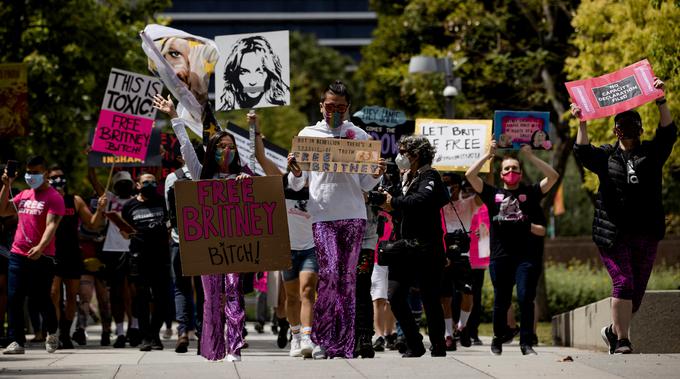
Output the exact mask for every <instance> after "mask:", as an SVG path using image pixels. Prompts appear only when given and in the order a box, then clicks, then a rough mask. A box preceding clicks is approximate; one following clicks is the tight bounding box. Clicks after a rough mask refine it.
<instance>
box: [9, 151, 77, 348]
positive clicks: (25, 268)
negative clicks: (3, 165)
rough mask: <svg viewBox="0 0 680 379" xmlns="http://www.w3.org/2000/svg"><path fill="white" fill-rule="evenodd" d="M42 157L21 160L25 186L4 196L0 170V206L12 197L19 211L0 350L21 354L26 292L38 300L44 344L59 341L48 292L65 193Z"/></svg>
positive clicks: (54, 344) (24, 341) (54, 314)
mask: <svg viewBox="0 0 680 379" xmlns="http://www.w3.org/2000/svg"><path fill="white" fill-rule="evenodd" d="M46 176H47V162H46V161H45V158H43V157H41V156H34V157H31V158H29V159H28V161H27V163H26V174H25V176H24V178H25V180H26V184H28V186H29V187H30V188H29V189H26V190H23V191H21V192H20V193H19V194H18V195H16V196H15V197H14V198H12V199H10V198H9V193H10V187H11V185H12V180H13V179H14V178H11V177H10V176H9V175H7V169H5V173H4V174H3V175H2V183H3V186H2V190H0V209H3V208H5V207H6V206H7V203H8V202H9V201H11V202H12V203H13V206H14V208H15V210H16V213H17V215H18V217H19V224H18V228H17V231H16V234H15V235H14V242H13V244H12V248H11V254H10V258H9V269H8V272H9V273H8V307H9V335H8V337H9V340H11V343H10V344H9V346H7V348H6V349H5V351H3V354H24V352H25V350H24V344H25V343H26V334H25V330H24V300H25V299H26V297H27V296H28V297H29V298H31V299H32V300H34V301H35V304H37V305H38V307H39V311H40V314H41V315H42V317H43V321H44V323H45V327H46V329H47V333H48V336H47V339H46V341H45V349H46V350H47V352H48V353H54V352H55V351H56V350H57V347H58V343H59V342H58V336H57V316H56V312H55V309H54V305H53V304H52V299H51V298H50V289H51V287H52V279H53V277H54V253H55V241H54V235H55V233H56V231H57V228H58V226H59V221H61V218H62V217H63V216H64V212H65V209H64V199H63V198H62V197H61V195H59V192H57V191H56V190H55V189H54V188H52V187H50V185H49V182H48V181H47V178H46Z"/></svg>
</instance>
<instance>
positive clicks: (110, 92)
mask: <svg viewBox="0 0 680 379" xmlns="http://www.w3.org/2000/svg"><path fill="white" fill-rule="evenodd" d="M162 89H163V84H162V83H161V81H160V80H158V79H156V78H154V77H151V76H147V75H140V74H136V73H134V72H128V71H123V70H118V69H116V68H112V69H111V74H110V75H109V84H108V85H107V86H106V93H105V94H104V103H103V104H102V110H101V112H100V113H99V122H97V129H96V130H95V133H94V141H93V142H92V150H93V151H99V152H102V153H110V154H113V155H118V156H120V155H122V156H126V157H131V158H137V159H140V160H144V158H146V150H147V149H148V147H149V142H150V141H151V130H152V129H153V120H154V119H155V118H156V108H154V107H153V106H152V105H151V104H152V102H153V97H154V95H156V94H157V93H160V92H161V90H162Z"/></svg>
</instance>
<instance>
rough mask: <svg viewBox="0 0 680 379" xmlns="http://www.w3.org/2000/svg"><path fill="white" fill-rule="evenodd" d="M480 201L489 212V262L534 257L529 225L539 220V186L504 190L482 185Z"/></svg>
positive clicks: (522, 185) (540, 196) (521, 186)
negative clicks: (507, 258) (500, 259)
mask: <svg viewBox="0 0 680 379" xmlns="http://www.w3.org/2000/svg"><path fill="white" fill-rule="evenodd" d="M479 197H480V198H481V199H482V201H483V202H484V204H486V207H487V208H488V210H489V221H490V222H491V230H490V233H491V259H496V258H501V257H508V256H514V257H519V256H530V255H533V254H535V252H534V251H532V250H534V249H532V248H531V245H530V244H529V239H530V237H531V236H530V233H531V229H530V227H531V222H532V221H534V220H535V219H536V218H538V217H540V216H539V215H538V212H540V209H541V207H540V203H539V201H540V200H541V198H542V197H543V192H542V191H541V186H540V184H533V185H531V186H526V185H524V184H520V185H519V187H518V188H517V189H516V190H506V189H504V188H497V187H494V186H490V185H488V184H486V183H484V188H483V189H482V193H481V194H480V195H479ZM534 223H536V222H535V221H534Z"/></svg>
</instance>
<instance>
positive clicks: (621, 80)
mask: <svg viewBox="0 0 680 379" xmlns="http://www.w3.org/2000/svg"><path fill="white" fill-rule="evenodd" d="M565 86H566V87H567V91H569V96H571V99H572V101H573V102H574V103H576V105H578V106H579V108H581V120H583V121H587V120H593V119H596V118H602V117H607V116H612V115H615V114H617V113H621V112H624V111H627V110H630V109H633V108H636V107H639V106H640V105H642V104H645V103H648V102H650V101H652V100H655V99H658V98H660V97H662V96H663V95H664V93H663V91H662V90H660V89H656V88H654V72H653V71H652V66H651V65H650V64H649V61H647V60H646V59H644V60H641V61H640V62H637V63H634V64H632V65H630V66H628V67H625V68H623V69H621V70H619V71H616V72H613V73H610V74H606V75H602V76H598V77H597V78H591V79H585V80H576V81H573V82H567V83H565Z"/></svg>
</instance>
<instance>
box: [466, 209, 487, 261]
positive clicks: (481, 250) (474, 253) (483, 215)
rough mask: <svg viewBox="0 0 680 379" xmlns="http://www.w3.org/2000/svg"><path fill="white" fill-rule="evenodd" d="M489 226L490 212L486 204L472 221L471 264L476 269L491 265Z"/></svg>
mask: <svg viewBox="0 0 680 379" xmlns="http://www.w3.org/2000/svg"><path fill="white" fill-rule="evenodd" d="M489 226H490V224H489V212H488V210H487V208H486V205H482V206H481V207H480V208H479V209H478V210H477V213H475V215H474V216H472V223H470V266H472V268H474V269H485V268H487V267H489V257H490V256H491V246H490V244H489V242H490V241H489V236H490V234H489Z"/></svg>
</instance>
